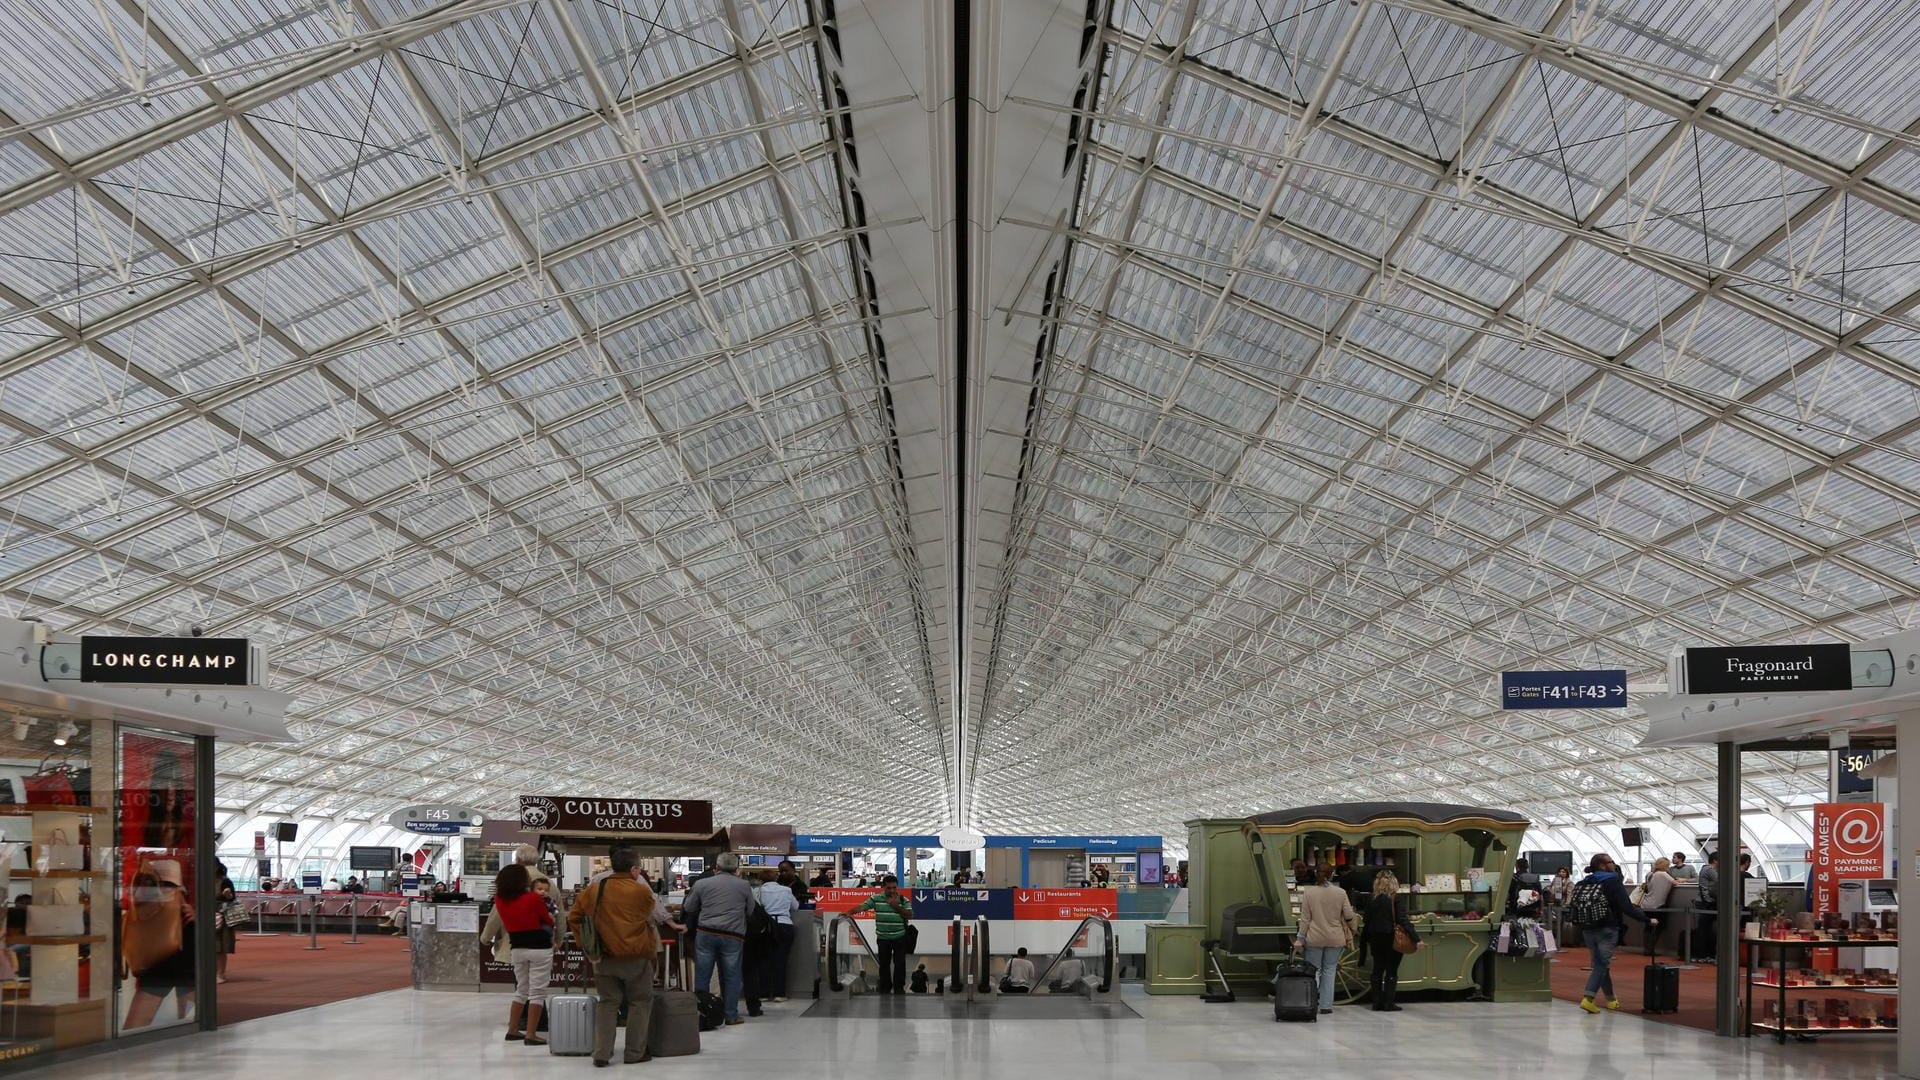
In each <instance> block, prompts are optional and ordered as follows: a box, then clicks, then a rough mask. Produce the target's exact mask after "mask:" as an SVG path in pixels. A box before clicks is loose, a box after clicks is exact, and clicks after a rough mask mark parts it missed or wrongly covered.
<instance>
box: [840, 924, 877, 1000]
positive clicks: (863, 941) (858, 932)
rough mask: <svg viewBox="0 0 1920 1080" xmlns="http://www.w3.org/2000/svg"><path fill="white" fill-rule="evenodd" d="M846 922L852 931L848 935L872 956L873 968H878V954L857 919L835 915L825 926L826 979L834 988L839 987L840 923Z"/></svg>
mask: <svg viewBox="0 0 1920 1080" xmlns="http://www.w3.org/2000/svg"><path fill="white" fill-rule="evenodd" d="M841 923H846V924H847V926H848V927H849V928H850V929H851V930H852V931H853V932H852V933H851V934H850V935H848V936H849V937H851V938H852V939H853V940H855V941H858V942H859V943H860V947H861V948H862V949H865V950H866V951H867V955H868V956H870V957H872V958H873V969H874V970H875V971H878V970H880V954H879V953H877V952H874V951H873V946H872V945H869V944H868V943H867V934H866V931H864V930H862V929H860V922H859V920H857V919H855V918H854V917H853V916H852V915H837V916H835V917H834V920H833V922H832V923H831V924H829V925H828V927H827V979H828V980H829V982H830V984H831V985H832V986H833V988H834V989H835V990H838V989H840V924H841Z"/></svg>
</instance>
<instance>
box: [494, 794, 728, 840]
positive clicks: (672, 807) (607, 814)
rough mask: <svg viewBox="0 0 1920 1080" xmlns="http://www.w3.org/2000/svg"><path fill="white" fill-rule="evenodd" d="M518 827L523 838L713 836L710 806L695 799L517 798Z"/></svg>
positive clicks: (563, 796)
mask: <svg viewBox="0 0 1920 1080" xmlns="http://www.w3.org/2000/svg"><path fill="white" fill-rule="evenodd" d="M520 827H521V828H522V829H524V830H526V831H527V832H543V833H647V834H650V835H653V836H673V837H689V838H696V839H701V840H704V839H706V838H708V837H710V836H712V835H713V804H712V803H710V802H705V801H701V800H696V799H591V798H583V797H581V796H578V795H522V796H520Z"/></svg>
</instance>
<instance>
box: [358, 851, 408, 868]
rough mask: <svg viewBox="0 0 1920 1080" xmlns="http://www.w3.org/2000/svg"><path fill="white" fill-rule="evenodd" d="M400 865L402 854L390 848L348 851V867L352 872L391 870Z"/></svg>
mask: <svg viewBox="0 0 1920 1080" xmlns="http://www.w3.org/2000/svg"><path fill="white" fill-rule="evenodd" d="M399 863H400V853H399V852H398V851H397V850H395V849H393V848H390V847H353V848H348V849H347V867H348V869H351V870H391V869H393V868H394V867H395V866H398V865H399Z"/></svg>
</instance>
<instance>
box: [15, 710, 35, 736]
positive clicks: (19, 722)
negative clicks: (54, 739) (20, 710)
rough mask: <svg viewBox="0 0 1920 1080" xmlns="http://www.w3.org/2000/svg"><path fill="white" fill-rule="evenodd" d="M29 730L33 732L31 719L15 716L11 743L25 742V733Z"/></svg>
mask: <svg viewBox="0 0 1920 1080" xmlns="http://www.w3.org/2000/svg"><path fill="white" fill-rule="evenodd" d="M31 730H33V720H32V718H30V717H25V716H16V717H14V718H13V741H14V742H26V741H27V732H29V731H31Z"/></svg>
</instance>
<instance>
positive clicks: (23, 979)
mask: <svg viewBox="0 0 1920 1080" xmlns="http://www.w3.org/2000/svg"><path fill="white" fill-rule="evenodd" d="M265 675H266V663H265V656H264V654H263V652H262V650H260V649H259V648H257V647H255V646H253V645H251V644H249V642H248V641H247V639H245V638H229V637H199V636H194V637H185V638H130V637H81V638H74V637H71V636H67V635H56V634H54V633H53V632H52V631H51V630H50V629H49V628H48V627H47V626H46V625H45V624H43V623H40V622H36V621H31V620H26V621H22V620H15V619H0V708H4V710H5V715H4V716H3V717H0V907H4V909H5V910H6V912H7V916H6V921H5V938H6V940H5V945H6V948H4V949H0V1075H5V1074H7V1073H10V1072H14V1071H18V1070H22V1069H27V1068H34V1067H37V1066H40V1065H45V1064H49V1063H51V1062H53V1061H57V1060H60V1059H62V1058H68V1057H75V1056H80V1055H83V1054H87V1053H90V1052H94V1051H98V1050H103V1049H111V1048H114V1047H126V1046H130V1045H134V1044H137V1043H140V1042H143V1041H149V1040H152V1039H154V1038H158V1037H165V1036H167V1035H174V1034H180V1033H183V1032H191V1031H197V1030H210V1029H212V1028H213V1027H214V1026H215V1024H216V1021H217V1019H218V1006H219V1003H218V1000H217V996H218V994H219V991H220V990H221V989H224V988H222V987H219V986H218V985H217V983H216V982H215V980H214V971H215V956H216V953H215V949H216V948H217V947H218V946H219V944H220V942H219V940H218V935H217V934H216V933H215V931H214V921H215V920H214V907H215V889H216V882H217V880H218V878H217V876H216V871H215V869H214V859H213V852H214V847H213V839H214V838H213V794H214V792H213V753H214V741H215V740H216V739H218V740H220V741H223V742H286V741H288V736H287V730H286V721H285V713H286V706H287V703H288V701H289V700H290V699H289V698H288V696H287V695H286V694H282V693H277V692H275V691H271V690H267V689H265V688H264V687H263V686H262V685H261V684H262V683H263V682H264V681H265ZM189 915H190V916H191V917H192V921H191V922H186V921H185V919H186V918H187V917H188V916H189ZM183 923H184V925H185V927H186V930H185V932H184V933H182V932H180V931H179V927H181V926H182V925H183ZM155 928H160V929H158V930H156V929H155ZM166 928H172V929H171V931H170V932H168V931H167V930H166ZM123 970H131V971H133V972H135V974H134V975H132V976H131V977H123V975H122V971H123Z"/></svg>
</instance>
